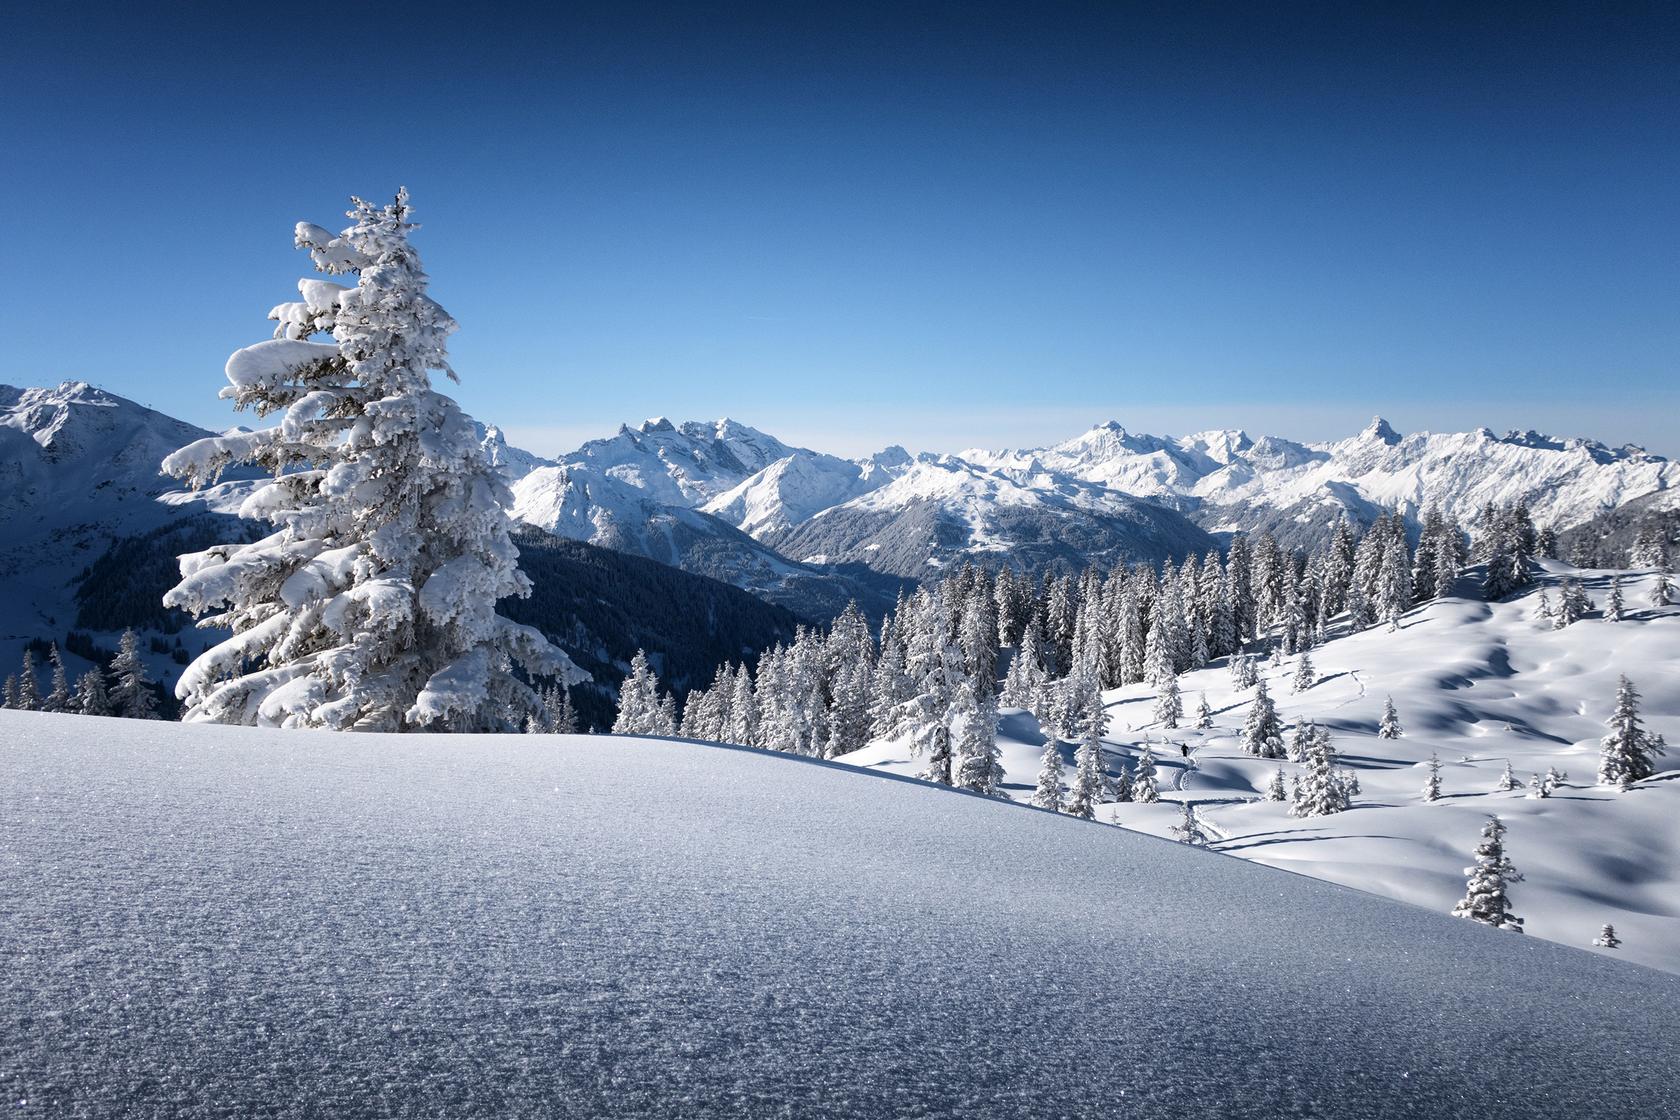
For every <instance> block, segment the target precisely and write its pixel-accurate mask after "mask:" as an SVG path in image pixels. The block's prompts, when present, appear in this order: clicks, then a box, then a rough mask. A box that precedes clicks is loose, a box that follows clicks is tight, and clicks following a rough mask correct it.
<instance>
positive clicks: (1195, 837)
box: [1172, 798, 1209, 847]
mask: <svg viewBox="0 0 1680 1120" xmlns="http://www.w3.org/2000/svg"><path fill="white" fill-rule="evenodd" d="M1180 804H1181V805H1182V806H1183V809H1184V815H1183V816H1182V817H1180V818H1179V821H1178V823H1177V824H1175V825H1173V827H1172V835H1173V839H1175V840H1177V841H1178V842H1179V843H1181V844H1194V845H1196V846H1198V847H1202V846H1205V845H1206V844H1207V842H1208V839H1209V837H1208V834H1207V832H1206V831H1205V830H1204V829H1203V828H1202V822H1201V821H1200V820H1198V819H1197V817H1196V810H1195V807H1194V806H1192V805H1191V804H1190V801H1189V799H1188V798H1186V799H1185V800H1184V801H1182V802H1180Z"/></svg>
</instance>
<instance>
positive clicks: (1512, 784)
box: [1493, 759, 1522, 793]
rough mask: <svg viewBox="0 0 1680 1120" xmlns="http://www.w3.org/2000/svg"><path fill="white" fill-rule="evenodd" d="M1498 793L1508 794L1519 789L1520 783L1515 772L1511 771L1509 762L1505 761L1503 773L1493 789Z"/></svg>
mask: <svg viewBox="0 0 1680 1120" xmlns="http://www.w3.org/2000/svg"><path fill="white" fill-rule="evenodd" d="M1493 788H1494V790H1495V791H1496V792H1498V793H1510V792H1511V791H1512V790H1514V789H1521V788H1522V783H1521V782H1519V781H1518V780H1517V772H1516V771H1515V770H1513V769H1511V760H1510V759H1506V760H1505V772H1504V773H1503V774H1501V775H1499V784H1498V785H1496V786H1494V787H1493Z"/></svg>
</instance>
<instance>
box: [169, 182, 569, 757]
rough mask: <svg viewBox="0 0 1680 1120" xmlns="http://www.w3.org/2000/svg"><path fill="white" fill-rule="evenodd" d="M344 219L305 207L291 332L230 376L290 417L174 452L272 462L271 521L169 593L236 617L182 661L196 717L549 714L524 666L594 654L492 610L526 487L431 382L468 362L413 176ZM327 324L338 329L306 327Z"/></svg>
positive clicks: (488, 722)
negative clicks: (435, 269)
mask: <svg viewBox="0 0 1680 1120" xmlns="http://www.w3.org/2000/svg"><path fill="white" fill-rule="evenodd" d="M352 201H353V208H352V209H351V210H350V212H349V216H350V217H351V219H352V224H351V225H350V226H349V228H347V229H345V230H344V232H343V233H341V234H339V235H337V236H334V235H333V234H332V233H329V232H328V231H327V230H324V229H322V228H320V227H319V226H315V225H310V224H308V223H299V225H298V226H297V231H296V244H297V246H298V248H300V249H307V250H308V251H309V254H310V257H311V259H312V260H313V262H314V264H315V267H316V269H317V270H318V271H321V272H324V273H327V274H329V275H335V276H353V277H354V278H355V286H354V287H348V288H347V287H342V286H340V285H338V284H335V283H331V282H328V281H325V280H302V281H299V283H298V290H299V292H300V293H301V294H302V296H303V298H302V300H300V301H298V302H295V303H283V304H281V305H280V306H278V307H276V308H275V309H274V310H273V311H271V312H270V313H269V317H270V318H272V319H275V320H278V322H279V327H278V328H277V329H276V331H275V337H274V338H273V339H272V340H271V341H268V342H261V343H258V344H256V345H255V346H249V347H246V348H245V349H243V350H239V351H236V352H235V353H234V354H233V356H232V357H231V358H229V359H228V363H227V377H228V380H229V382H230V383H231V384H230V385H229V387H228V388H225V389H223V390H222V396H223V397H225V398H228V399H231V400H232V401H233V402H234V405H235V407H237V408H241V409H251V410H253V411H255V412H256V414H257V415H259V416H267V415H269V414H271V413H280V414H281V422H280V424H279V425H277V426H275V427H272V428H266V429H263V430H261V431H256V432H246V433H239V434H229V435H224V436H215V437H211V438H208V439H203V440H199V441H198V442H196V443H193V444H191V445H189V446H187V447H184V448H182V449H181V450H180V451H177V452H176V453H175V454H173V455H171V456H169V457H168V458H167V459H165V460H164V470H165V471H166V472H167V473H169V474H171V475H174V476H176V477H178V478H183V479H186V480H187V481H188V482H189V483H191V484H192V485H194V486H202V485H207V484H209V483H211V482H214V481H215V480H216V478H217V477H218V476H219V475H220V473H221V471H222V470H223V469H224V468H225V467H226V466H228V465H229V464H231V463H252V464H257V465H260V466H262V467H264V468H266V469H267V470H269V471H271V472H272V473H273V475H274V477H273V479H272V480H271V481H270V482H269V483H268V484H267V485H265V486H263V487H261V488H260V489H258V490H257V491H256V492H255V493H254V494H252V495H251V496H250V497H249V498H247V499H246V501H245V503H244V505H243V506H242V507H241V509H240V514H241V515H242V516H244V517H247V518H251V519H254V520H260V521H266V522H268V523H269V524H270V525H271V526H273V527H274V532H272V533H271V534H269V535H268V536H267V537H264V538H263V539H262V540H259V541H256V542H255V543H252V544H243V545H218V546H216V547H214V548H211V549H208V550H206V551H204V552H200V553H196V554H192V555H188V556H184V557H182V558H181V582H180V584H179V585H177V586H176V587H175V588H174V590H172V591H170V592H169V593H168V594H167V595H166V596H165V597H164V602H165V605H167V606H171V607H178V608H180V609H182V610H185V611H187V612H189V613H192V614H195V615H201V616H207V617H204V618H203V619H202V621H201V625H206V626H215V627H222V628H226V629H230V630H232V631H233V637H231V638H229V639H228V640H227V641H225V642H222V643H221V644H220V645H217V646H215V647H214V648H212V649H210V650H208V651H206V652H205V653H204V654H203V655H202V656H200V657H199V658H198V659H197V660H196V661H194V662H193V663H192V664H191V665H189V666H188V667H187V669H186V671H185V672H184V673H182V675H181V679H180V682H179V683H178V684H177V686H176V693H177V695H178V696H180V698H181V699H182V700H184V701H185V702H186V709H185V712H184V714H183V718H184V719H187V720H193V721H204V722H217V723H245V724H260V725H264V726H281V727H326V728H333V729H340V730H362V731H410V730H416V729H421V728H429V729H433V730H449V731H501V730H512V729H517V728H518V727H520V726H522V725H523V723H524V722H525V720H526V719H527V718H528V717H530V716H531V715H533V714H540V713H539V712H538V709H539V708H540V701H539V700H538V699H537V696H536V694H535V693H534V692H533V690H532V689H531V688H530V687H529V686H528V685H527V684H526V683H525V682H524V681H522V680H521V679H519V677H517V676H516V675H515V673H514V671H513V668H514V666H515V665H518V666H519V667H522V668H523V669H524V670H525V672H526V673H528V674H530V675H531V676H533V677H554V678H557V679H559V680H560V681H561V682H562V683H568V684H569V683H576V682H578V681H581V680H584V679H586V675H585V674H584V673H582V672H581V671H580V670H578V669H577V668H576V666H574V665H573V664H572V663H571V661H570V660H569V659H568V658H567V657H566V655H565V654H564V653H562V652H561V651H560V650H559V649H557V648H555V647H554V646H552V645H550V644H549V643H548V641H547V640H546V639H545V638H543V636H542V635H541V634H540V633H539V632H537V631H536V630H534V629H532V628H530V627H526V626H517V625H515V624H514V623H512V622H510V621H508V620H507V619H506V618H503V617H502V616H500V615H498V614H497V613H496V601H497V600H498V599H501V598H503V597H505V596H511V595H527V594H529V593H530V589H531V584H530V581H529V580H528V579H526V577H525V576H524V574H523V573H521V572H520V570H519V566H518V556H519V554H518V551H517V550H516V549H515V548H514V547H513V544H512V543H511V541H510V540H509V538H508V518H507V514H506V512H505V507H506V506H507V505H508V504H509V501H510V498H509V494H508V490H507V486H506V485H505V483H504V482H503V481H502V479H501V476H500V475H499V474H498V473H497V472H496V471H495V470H494V469H492V468H491V467H490V465H489V463H488V462H487V461H486V460H485V457H484V452H483V449H482V447H481V446H480V443H479V440H478V438H477V435H476V433H475V432H474V429H473V424H472V421H471V419H469V418H468V417H467V416H466V415H465V414H464V413H463V412H462V411H461V410H460V408H459V407H458V406H457V405H456V404H455V402H454V401H452V400H451V399H450V398H448V397H446V396H444V395H442V394H441V393H438V392H435V391H434V390H433V389H432V384H431V378H432V374H433V373H434V372H435V371H442V372H443V373H445V374H447V375H448V376H450V377H453V376H454V373H453V371H452V370H451V369H450V368H449V363H448V360H447V358H446V356H445V340H446V339H447V338H448V336H449V335H450V334H451V333H452V332H453V331H454V330H455V321H454V320H453V319H451V318H450V317H449V315H448V314H447V313H446V312H445V311H444V310H443V308H441V307H439V306H438V305H437V304H436V303H434V302H433V301H432V300H431V299H430V297H428V296H427V295H426V283H427V281H426V274H425V273H424V272H423V271H422V269H421V266H420V257H419V255H418V253H416V252H415V249H414V247H413V245H412V244H411V243H410V241H409V235H410V233H411V232H412V230H413V229H414V228H415V227H414V225H413V224H412V223H411V222H410V220H409V218H410V209H409V204H408V194H407V192H406V191H399V192H398V194H397V197H396V200H395V201H394V202H393V203H391V204H389V205H386V206H374V205H372V204H370V203H367V202H364V201H362V200H361V199H354V200H352ZM316 335H330V336H331V341H328V342H315V341H310V340H311V339H312V338H313V337H314V336H316Z"/></svg>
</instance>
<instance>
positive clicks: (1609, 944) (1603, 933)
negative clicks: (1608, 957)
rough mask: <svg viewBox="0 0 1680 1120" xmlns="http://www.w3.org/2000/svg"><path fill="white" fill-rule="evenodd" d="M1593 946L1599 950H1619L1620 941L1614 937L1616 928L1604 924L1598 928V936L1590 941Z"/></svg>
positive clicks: (1606, 923) (1607, 923)
mask: <svg viewBox="0 0 1680 1120" xmlns="http://www.w3.org/2000/svg"><path fill="white" fill-rule="evenodd" d="M1592 943H1593V945H1595V946H1596V947H1598V948H1600V949H1620V948H1621V947H1622V939H1621V938H1619V937H1617V936H1616V927H1615V926H1613V925H1611V924H1610V923H1609V922H1605V923H1604V924H1603V925H1602V926H1600V927H1599V930H1598V936H1597V937H1595V938H1593V939H1592Z"/></svg>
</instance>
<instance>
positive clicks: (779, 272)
mask: <svg viewBox="0 0 1680 1120" xmlns="http://www.w3.org/2000/svg"><path fill="white" fill-rule="evenodd" d="M1260 8H1265V9H1267V10H1266V11H1265V12H1263V13H1262V12H1257V11H1255V9H1260ZM49 9H51V10H49ZM806 9H809V10H806ZM1675 9H1676V5H1674V4H1662V5H1645V6H1624V5H1616V4H1608V5H1606V4H1592V5H1587V4H1582V5H1578V6H1566V5H1555V4H1546V3H1524V4H1520V5H1512V6H1510V7H1502V6H1499V5H1491V6H1490V5H1481V4H1472V5H1465V4H1459V3H1454V4H1441V5H1430V4H1419V3H1412V4H1404V5H1394V6H1392V7H1388V8H1383V7H1381V6H1377V5H1367V4H1349V3H1336V4H1283V5H1257V4H1241V5H1230V6H1198V5H1194V4H1181V3H1161V4H1145V5H1126V4H1115V5H1097V4H1091V5H1067V6H1056V5H1032V4H1012V5H1004V6H998V7H996V8H988V7H985V6H983V5H978V4H942V5H922V4H915V3H904V4H892V5H883V6H880V7H867V6H856V5H842V4H821V5H805V4H778V5H766V6H762V7H750V6H736V5H726V6H711V5H700V4H682V5H672V6H669V7H653V6H636V5H631V4H608V5H602V6H600V7H598V8H592V7H589V6H585V5H570V4H556V5H543V6H533V7H531V8H530V9H528V10H527V9H524V8H521V7H519V6H499V7H498V6H494V5H474V6H468V5H463V4H451V5H438V6H435V7H429V6H427V5H425V4H407V5H403V6H401V7H400V8H391V9H388V10H385V9H381V8H380V7H379V6H378V5H348V4H336V5H335V4H328V5H322V6H320V7H319V8H318V9H316V10H311V9H308V8H307V7H298V6H295V5H294V6H286V5H254V4H253V5H238V4H221V5H216V6H205V7H202V8H197V9H194V8H192V7H190V6H188V5H182V4H170V5H156V6H153V5H147V4H129V5H123V6H121V7H111V8H109V9H104V10H102V9H101V8H100V6H99V5H97V4H84V5H45V4H43V5H37V6H35V9H34V10H23V11H20V10H17V7H14V8H13V9H11V10H9V11H8V15H7V26H6V27H5V28H4V32H3V34H0V152H3V153H4V161H5V162H4V173H3V174H0V202H3V206H4V229H5V237H4V240H3V242H0V245H3V248H0V256H3V258H4V261H5V268H4V269H3V270H0V332H3V336H4V340H3V342H0V380H3V381H7V382H11V383H29V384H39V383H45V382H52V381H56V380H59V379H61V378H65V377H81V378H85V379H87V380H90V381H93V382H95V383H97V384H100V385H103V386H105V387H107V388H110V389H112V390H114V391H116V392H120V393H123V394H125V395H129V396H133V397H136V398H138V399H141V400H144V401H146V402H148V403H151V404H153V405H154V406H156V407H159V408H163V409H165V410H167V411H170V412H173V413H176V414H179V415H182V416H185V417H187V418H189V419H192V420H196V421H198V422H200V423H203V424H206V425H212V426H223V425H226V424H228V423H231V422H233V421H234V419H235V418H234V416H233V414H231V413H230V412H228V411H226V409H225V406H224V405H223V404H222V403H221V402H218V401H217V400H216V399H215V393H216V391H217V390H218V389H219V388H220V386H221V385H222V384H223V380H222V376H221V367H222V364H223V362H224V361H225V359H226V357H227V354H228V353H229V351H231V350H233V349H234V348H236V347H238V346H241V345H246V344H249V343H251V342H254V341H257V340H259V339H261V338H264V337H267V331H268V329H269V325H268V324H267V323H265V321H264V319H263V316H264V314H265V313H266V311H267V310H268V308H269V307H270V306H272V305H274V304H275V303H278V302H281V301H283V300H285V299H287V298H289V296H290V295H291V293H292V291H293V285H294V284H295V281H296V279H297V277H299V276H300V275H304V274H305V273H306V272H307V263H306V259H305V258H304V256H303V255H302V254H300V253H297V252H295V251H294V250H293V249H292V248H291V247H290V237H291V227H292V224H293V223H294V222H295V221H297V220H299V219H308V220H311V221H315V222H319V223H321V224H324V225H333V226H335V228H336V225H337V224H340V218H339V215H340V214H341V212H342V211H343V209H344V202H345V197H346V196H347V195H349V194H350V193H352V192H354V193H361V194H365V195H369V196H384V195H387V194H389V193H390V192H392V191H393V190H394V189H395V188H396V186H397V185H398V184H407V185H408V187H409V188H410V190H411V191H412V192H413V195H414V199H415V203H416V206H417V209H418V212H419V216H420V220H421V222H422V223H423V224H424V226H425V228H424V230H423V231H422V232H421V233H420V234H419V235H418V236H419V239H420V244H421V247H422V250H423V252H424V255H425V259H426V262H427V266H428V269H429V271H430V272H431V273H432V276H433V292H434V295H436V296H437V298H438V299H439V300H440V301H441V302H442V303H443V304H444V305H445V306H446V307H448V308H449V309H450V310H451V311H452V312H453V313H454V314H455V316H456V317H457V318H458V319H459V320H460V321H461V324H462V331H461V333H460V335H459V336H458V337H457V341H456V343H455V346H454V354H455V358H456V365H457V368H458V369H459V370H460V371H461V373H462V377H463V381H464V384H462V385H461V386H460V387H459V389H458V392H457V395H458V396H459V397H460V399H461V400H462V401H463V403H464V404H465V405H466V406H467V407H468V408H469V410H471V411H472V412H473V413H474V414H475V415H478V416H479V417H480V418H482V419H484V420H486V421H490V422H495V423H500V424H502V425H503V426H505V427H507V428H508V429H509V430H510V431H511V432H512V433H513V434H514V435H515V436H516V438H518V439H519V440H521V441H522V442H524V443H526V444H527V445H528V446H531V447H532V449H533V450H537V451H541V452H550V453H552V452H555V451H558V450H561V449H563V448H566V447H570V446H572V445H574V444H575V443H577V442H578V441H579V440H580V439H581V438H583V437H584V436H586V435H590V434H605V433H607V432H610V431H611V430H612V429H613V428H614V427H615V426H616V424H617V423H618V422H619V421H620V420H632V421H633V420H637V419H640V418H641V417H643V416H647V415H654V414H668V415H670V416H672V417H673V418H685V417H710V416H717V415H723V414H728V415H731V416H736V417H738V418H740V419H743V420H746V421H748V422H750V423H756V424H757V425H759V426H760V427H764V428H767V429H769V430H772V431H775V432H777V434H781V435H783V437H784V438H789V439H793V440H797V441H800V442H804V443H807V444H811V445H814V446H820V447H823V448H828V449H835V450H840V451H845V452H859V451H862V450H865V449H867V448H869V447H873V446H878V445H880V444H883V443H887V442H902V443H905V444H906V445H909V446H911V447H913V448H934V449H948V450H954V449H956V448H959V447H962V446H965V445H968V444H984V445H1003V444H1014V445H1019V444H1027V443H1037V442H1041V441H1044V440H1048V439H1054V438H1059V437H1062V436H1066V435H1072V434H1074V433H1076V432H1077V431H1079V430H1082V429H1083V428H1085V427H1088V426H1089V425H1090V424H1092V423H1095V422H1097V421H1099V420H1103V419H1108V418H1114V419H1118V420H1120V421H1121V422H1122V423H1124V424H1126V425H1127V426H1128V427H1132V428H1134V429H1136V430H1167V431H1184V430H1189V429H1194V428H1203V427H1213V426H1225V425H1244V426H1248V427H1250V428H1251V429H1253V430H1261V431H1269V432H1275V433H1276V434H1280V435H1289V436H1296V437H1302V438H1322V437H1326V436H1332V435H1339V434H1344V433H1351V432H1352V431H1354V430H1357V428H1358V427H1359V426H1361V425H1362V423H1363V421H1364V420H1365V418H1366V417H1368V416H1369V415H1370V414H1371V413H1373V412H1379V411H1380V412H1382V413H1383V414H1385V415H1387V416H1388V417H1389V418H1390V419H1391V420H1393V421H1394V422H1395V423H1396V424H1397V425H1398V426H1400V427H1402V428H1418V427H1428V428H1432V429H1437V430H1440V429H1447V428H1457V427H1465V426H1470V425H1474V424H1482V423H1485V424H1487V425H1489V426H1491V427H1495V428H1499V429H1503V428H1505V427H1518V426H1530V425H1533V426H1542V427H1546V428H1550V429H1553V430H1556V431H1560V432H1562V433H1564V434H1584V435H1591V436H1595V437H1599V438H1604V439H1607V440H1613V441H1616V442H1620V441H1623V440H1635V441H1639V442H1644V443H1646V444H1648V445H1649V446H1651V447H1652V448H1653V449H1655V450H1659V451H1663V452H1665V453H1680V431H1676V425H1675V416H1676V414H1677V412H1680V409H1677V407H1676V406H1677V405H1680V394H1677V392H1676V384H1677V378H1676V374H1677V370H1680V237H1677V235H1680V208H1677V202H1680V17H1677V15H1676V11H1675Z"/></svg>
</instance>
